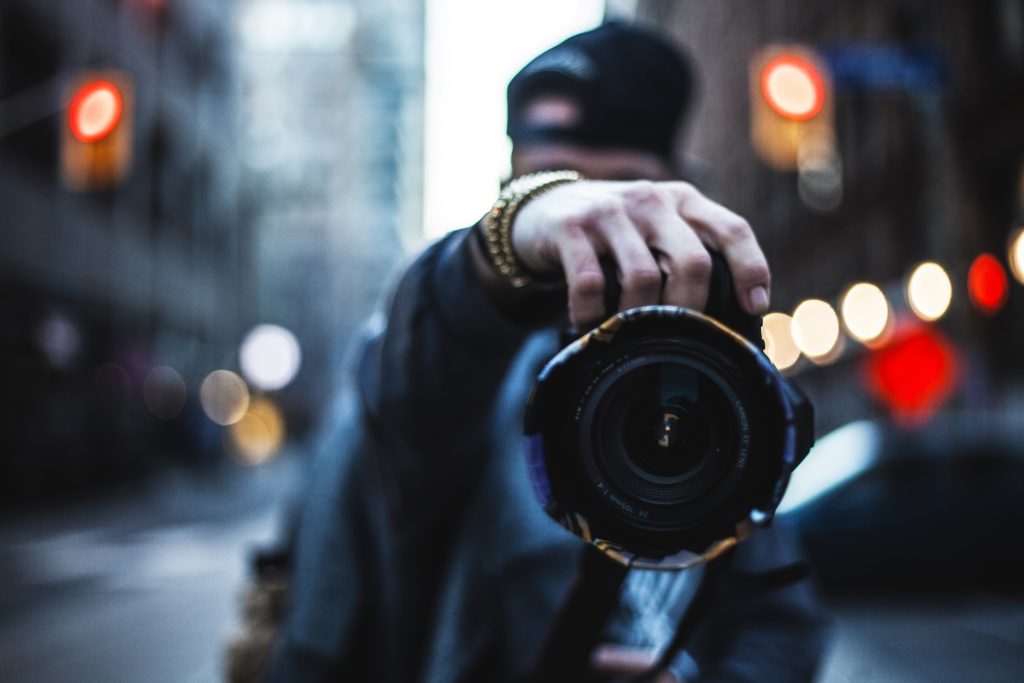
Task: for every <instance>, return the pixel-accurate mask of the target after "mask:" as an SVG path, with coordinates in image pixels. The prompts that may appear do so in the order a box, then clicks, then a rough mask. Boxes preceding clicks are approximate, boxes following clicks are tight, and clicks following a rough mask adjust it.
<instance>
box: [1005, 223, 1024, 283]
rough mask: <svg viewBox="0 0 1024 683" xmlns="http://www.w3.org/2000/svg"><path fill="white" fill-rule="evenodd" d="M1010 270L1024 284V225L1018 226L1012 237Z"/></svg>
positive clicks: (1009, 259)
mask: <svg viewBox="0 0 1024 683" xmlns="http://www.w3.org/2000/svg"><path fill="white" fill-rule="evenodd" d="M1007 260H1008V261H1009V262H1010V270H1011V271H1013V276H1014V277H1015V278H1017V282H1020V283H1021V284H1024V227H1022V228H1018V229H1017V231H1016V232H1015V233H1013V235H1012V236H1011V237H1010V249H1009V258H1008V259H1007Z"/></svg>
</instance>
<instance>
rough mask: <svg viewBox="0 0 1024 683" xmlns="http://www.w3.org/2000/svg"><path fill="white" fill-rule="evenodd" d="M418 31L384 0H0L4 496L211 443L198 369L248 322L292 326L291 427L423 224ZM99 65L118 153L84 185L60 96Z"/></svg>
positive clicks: (415, 21) (230, 358) (394, 2)
mask: <svg viewBox="0 0 1024 683" xmlns="http://www.w3.org/2000/svg"><path fill="white" fill-rule="evenodd" d="M423 32H424V17H423V4H422V2H412V3H409V2H400V1H398V0H386V1H380V0H378V1H371V0H365V1H364V0H294V1H292V0H224V1H222V2H206V1H204V0H176V1H175V2H169V1H165V0H83V1H81V2H78V1H76V2H69V1H62V0H45V1H43V2H35V1H29V0H24V1H23V0H12V2H7V3H4V4H3V6H2V8H0V35H2V40H0V197H2V200H3V206H4V207H5V209H4V211H3V212H2V218H0V244H2V249H0V302H2V315H0V358H2V361H0V363H2V368H3V373H4V380H5V381H4V388H3V390H2V392H0V396H2V399H0V411H2V416H3V419H2V427H0V429H2V432H0V444H2V450H3V455H2V457H0V481H2V485H0V487H2V491H0V493H2V494H3V495H4V496H6V497H7V498H8V499H11V500H17V499H24V498H36V497H38V496H39V495H42V494H46V493H47V492H54V493H59V492H61V491H64V490H69V489H81V488H86V487H88V486H90V485H92V484H93V483H95V482H98V481H101V480H105V479H108V480H109V479H119V478H122V477H123V475H125V474H126V473H131V472H139V471H142V470H146V469H149V468H150V467H151V466H153V465H154V464H155V463H160V462H166V461H168V460H172V461H175V462H180V461H181V460H182V459H184V460H186V461H195V460H202V461H211V462H215V461H218V460H219V459H220V458H221V457H222V456H223V454H224V451H225V450H226V444H227V443H228V440H227V436H228V435H227V433H226V432H225V430H224V429H222V428H221V427H220V426H219V425H217V424H214V423H213V422H212V421H211V418H207V415H205V414H204V408H203V407H202V406H201V400H200V385H201V383H202V382H203V380H204V378H205V377H207V376H208V374H209V373H210V372H211V371H214V370H217V369H228V370H235V371H237V370H238V369H239V357H238V348H239V343H240V342H241V341H242V339H243V338H244V337H245V335H246V333H247V331H248V330H250V329H251V328H252V327H253V326H254V325H257V324H259V323H268V322H269V323H276V324H280V325H283V326H284V327H286V328H288V329H289V330H291V331H292V332H293V333H294V334H295V335H296V337H297V338H298V341H299V343H300V344H301V348H302V353H303V359H302V366H301V369H300V371H299V374H298V376H297V378H296V379H295V380H294V381H293V382H292V384H291V385H290V386H288V387H287V388H286V389H284V390H283V391H281V392H280V393H278V394H276V395H275V396H274V397H273V398H274V400H275V401H276V402H277V404H278V406H279V407H282V408H283V409H284V412H285V417H286V418H287V420H288V427H287V431H288V433H289V434H291V435H292V436H298V437H299V438H301V437H302V435H303V433H304V428H305V427H307V426H308V425H309V424H310V423H311V422H314V421H315V419H316V418H317V416H318V415H319V414H321V413H322V411H323V410H324V408H325V405H326V404H327V403H328V402H329V397H330V395H331V394H332V392H333V391H334V390H335V389H336V383H335V381H334V380H335V376H336V373H337V371H338V370H339V369H340V366H341V363H342V357H343V349H344V347H345V346H346V345H347V343H348V341H349V339H350V338H351V337H352V336H353V335H354V334H355V333H356V331H357V329H358V328H359V326H360V324H361V323H362V322H363V321H364V320H365V319H366V318H367V317H368V316H369V315H370V313H371V312H372V311H373V308H374V306H375V305H376V304H377V302H378V299H379V297H380V295H381V292H382V290H383V288H384V285H385V283H386V281H387V279H388V275H389V273H390V272H391V270H392V268H393V267H394V264H395V261H396V260H397V259H398V258H399V257H400V255H401V254H402V252H403V245H404V244H407V243H410V242H412V241H415V240H416V239H418V236H419V234H420V231H421V224H422V218H421V199H420V195H421V184H422V170H421V167H422V127H423V94H422V91H423ZM107 77H110V78H115V77H116V79H120V80H118V81H117V82H118V83H119V84H120V85H121V86H123V87H122V91H123V95H124V102H125V107H124V111H125V118H124V120H123V121H122V123H121V124H118V125H119V127H118V128H117V129H116V130H117V135H120V136H122V138H126V139H127V142H128V146H127V148H126V149H127V150H128V153H127V156H126V157H125V158H124V159H122V161H125V160H126V161H127V165H126V169H127V170H126V171H125V172H124V173H123V174H121V175H116V174H115V176H114V177H113V179H112V180H111V179H109V178H108V179H107V180H106V181H102V182H99V183H95V182H93V183H92V184H89V183H86V184H85V186H83V185H82V184H81V183H79V182H77V180H76V176H75V172H74V171H73V172H71V174H70V175H69V172H68V163H69V158H70V157H69V153H68V148H67V143H68V141H69V140H71V137H70V135H69V128H68V126H69V101H70V99H71V96H72V94H73V92H74V87H75V86H76V85H77V84H79V83H82V82H85V81H88V80H90V79H102V78H107ZM97 159H100V157H97V156H93V157H89V158H88V159H87V160H86V161H85V162H83V163H84V168H85V169H86V176H87V177H90V178H93V177H95V172H96V169H97V168H99V165H100V164H101V163H102V161H99V162H98V161H97ZM72 161H74V159H72ZM82 167H83V166H82V164H79V170H80V169H81V168H82ZM89 174H92V175H89ZM154 369H157V370H156V372H155V373H154ZM168 392H170V393H168ZM207 414H209V413H207ZM227 449H228V450H230V448H229V447H228V448H227Z"/></svg>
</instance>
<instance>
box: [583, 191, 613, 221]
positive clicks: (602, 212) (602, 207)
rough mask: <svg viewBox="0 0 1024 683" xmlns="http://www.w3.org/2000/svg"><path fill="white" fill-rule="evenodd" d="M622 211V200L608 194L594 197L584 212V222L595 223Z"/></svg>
mask: <svg viewBox="0 0 1024 683" xmlns="http://www.w3.org/2000/svg"><path fill="white" fill-rule="evenodd" d="M621 212H622V200H621V199H619V198H618V197H614V196H607V197H600V198H596V199H594V200H593V201H592V202H591V203H590V205H589V206H588V207H587V208H586V209H585V210H584V212H583V216H582V218H583V222H584V223H587V224H590V225H594V224H596V223H601V222H602V221H605V220H607V219H609V218H612V217H614V216H617V215H618V214H619V213H621Z"/></svg>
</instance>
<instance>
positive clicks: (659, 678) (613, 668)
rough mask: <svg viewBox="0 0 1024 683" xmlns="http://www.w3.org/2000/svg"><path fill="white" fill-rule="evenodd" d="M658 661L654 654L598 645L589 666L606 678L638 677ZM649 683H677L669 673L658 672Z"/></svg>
mask: <svg viewBox="0 0 1024 683" xmlns="http://www.w3.org/2000/svg"><path fill="white" fill-rule="evenodd" d="M657 661H658V657H657V655H656V654H655V653H653V652H650V651H648V650H640V649H637V648H632V647H625V646H623V645H599V646H598V647H597V648H595V649H594V653H593V654H592V655H591V657H590V666H591V668H593V670H594V671H595V672H597V673H600V674H605V675H608V676H612V675H619V676H628V677H633V676H639V675H640V674H644V673H647V672H648V671H649V670H650V668H651V667H652V666H654V665H655V663H656V662H657ZM647 680H649V681H650V683H678V680H677V679H676V677H675V676H674V675H673V674H672V673H671V672H670V671H659V672H658V673H656V674H654V675H653V676H652V677H651V678H650V679H647Z"/></svg>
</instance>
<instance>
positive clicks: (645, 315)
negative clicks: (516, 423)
mask: <svg viewBox="0 0 1024 683" xmlns="http://www.w3.org/2000/svg"><path fill="white" fill-rule="evenodd" d="M812 418H813V413H812V411H811V409H810V406H809V404H808V403H807V401H806V399H805V398H803V397H802V396H801V395H800V394H799V392H797V391H796V390H795V389H794V388H793V387H791V386H790V385H789V384H788V383H787V382H786V380H785V379H784V378H783V377H781V376H780V375H779V374H778V372H777V371H776V370H775V369H774V368H773V367H772V366H771V363H770V362H769V361H768V359H767V358H766V357H765V356H764V355H763V354H762V353H761V352H760V350H759V349H758V348H757V347H756V346H754V345H753V344H751V343H748V342H747V341H745V340H744V339H742V338H741V337H740V336H739V335H738V334H736V333H735V332H733V331H732V330H729V329H728V328H726V327H724V326H723V325H721V324H719V323H718V322H716V321H715V320H713V319H711V318H709V317H707V316H704V315H703V314H700V313H696V312H693V311H689V310H687V309H682V308H675V307H671V306H652V307H645V308H636V309H631V310H629V311H625V312H623V313H619V314H617V315H615V316H613V317H612V318H610V319H609V320H607V321H606V322H605V323H603V324H602V325H601V326H600V327H598V328H596V329H595V330H593V331H591V332H590V333H588V334H587V335H584V336H583V337H581V338H579V339H578V340H576V341H575V342H573V343H571V344H569V345H568V346H566V347H565V348H564V349H562V351H561V352H559V353H558V354H557V355H556V356H555V357H554V358H552V359H551V360H550V361H549V362H548V364H547V365H546V366H545V367H544V369H543V370H542V371H541V373H540V375H539V376H538V379H537V384H536V385H535V387H534V391H533V394H532V396H531V398H530V403H529V406H528V408H527V413H526V420H525V423H524V433H525V435H526V451H527V463H528V468H529V473H530V477H531V480H532V482H533V485H534V490H535V491H536V492H537V495H538V497H539V498H540V500H541V501H542V503H543V505H544V507H545V510H546V511H547V512H548V514H550V515H551V516H552V517H553V518H554V519H555V520H557V521H558V522H559V523H560V524H562V525H563V526H565V527H566V528H567V529H569V530H570V531H573V532H574V533H576V534H578V535H580V536H581V537H583V538H585V539H587V540H589V541H592V542H594V543H595V544H598V546H599V547H604V548H618V549H620V550H621V551H622V552H625V553H628V554H631V555H632V556H634V557H642V558H648V559H651V558H653V560H652V561H653V562H655V563H657V562H661V561H662V560H664V561H666V562H669V563H671V562H674V560H671V559H670V558H673V557H676V556H677V554H678V553H679V552H680V551H682V550H686V551H688V552H697V553H702V552H704V551H706V550H707V549H708V548H710V547H711V546H712V544H714V543H715V542H716V541H718V540H721V539H725V538H729V537H735V536H736V535H737V534H739V533H740V532H739V531H738V529H739V526H738V525H740V524H743V523H746V522H747V521H748V520H749V519H750V516H751V514H752V512H753V511H755V510H757V511H760V512H761V513H762V514H761V516H760V517H759V518H764V514H763V513H764V511H769V512H770V511H772V510H774V509H775V506H776V505H777V504H778V500H779V499H780V497H781V495H782V492H783V491H784V490H785V484H786V481H787V477H788V473H789V472H790V471H791V470H792V467H793V466H795V464H796V463H797V462H799V458H801V457H803V455H804V454H805V453H806V452H807V448H808V447H809V446H810V443H811V439H812V437H813V426H812V424H811V420H812ZM659 558H660V559H659Z"/></svg>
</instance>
